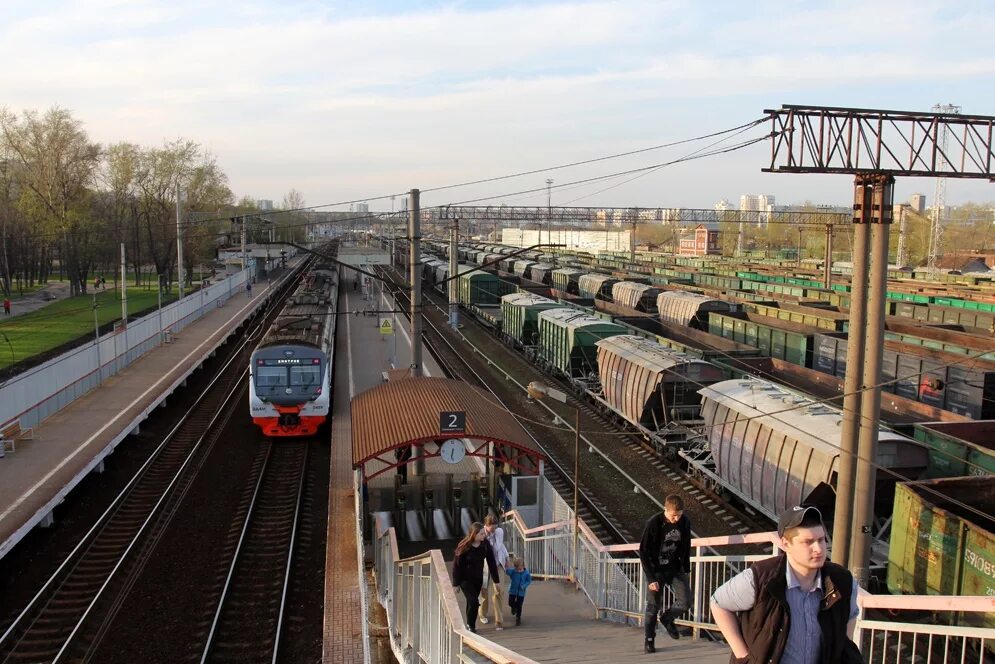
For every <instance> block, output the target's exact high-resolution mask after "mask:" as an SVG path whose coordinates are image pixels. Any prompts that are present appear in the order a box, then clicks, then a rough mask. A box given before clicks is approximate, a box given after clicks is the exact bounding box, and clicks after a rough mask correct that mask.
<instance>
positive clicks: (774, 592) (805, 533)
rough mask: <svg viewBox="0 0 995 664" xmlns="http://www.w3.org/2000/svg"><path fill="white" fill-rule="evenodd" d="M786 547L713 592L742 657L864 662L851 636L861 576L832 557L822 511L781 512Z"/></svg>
mask: <svg viewBox="0 0 995 664" xmlns="http://www.w3.org/2000/svg"><path fill="white" fill-rule="evenodd" d="M777 533H778V536H779V537H780V542H779V546H780V548H781V550H782V551H783V555H780V556H776V557H774V558H769V559H767V560H763V561H760V562H758V563H755V564H754V565H752V566H750V568H749V569H747V570H745V571H743V572H741V573H739V574H737V575H736V576H734V577H733V578H732V579H730V580H729V581H727V582H726V583H725V584H723V585H722V586H721V587H719V589H718V590H716V591H715V594H713V595H712V599H711V608H712V615H713V617H714V618H715V622H716V624H717V625H718V626H719V629H720V630H722V635H723V636H724V637H725V639H726V642H727V643H728V644H729V647H730V648H731V649H732V654H733V658H734V659H733V661H735V662H737V663H740V662H742V663H743V664H746V663H751V664H752V663H754V662H758V663H759V662H763V663H764V664H851V663H853V664H857V663H859V662H861V661H862V660H861V658H860V653H859V652H858V651H857V647H856V645H855V644H854V643H853V641H851V638H852V637H853V628H854V624H855V621H856V618H857V613H858V611H857V583H856V581H855V580H854V578H853V575H852V574H851V573H850V572H849V571H847V570H846V569H845V568H843V567H841V566H839V565H836V564H835V563H832V562H829V561H827V560H826V556H827V553H828V548H829V547H828V542H827V537H826V528H825V526H824V525H823V522H822V514H821V513H820V512H819V510H817V509H816V508H814V507H804V506H798V507H793V508H791V509H789V510H787V511H785V512H784V514H782V515H781V517H780V519H778V523H777Z"/></svg>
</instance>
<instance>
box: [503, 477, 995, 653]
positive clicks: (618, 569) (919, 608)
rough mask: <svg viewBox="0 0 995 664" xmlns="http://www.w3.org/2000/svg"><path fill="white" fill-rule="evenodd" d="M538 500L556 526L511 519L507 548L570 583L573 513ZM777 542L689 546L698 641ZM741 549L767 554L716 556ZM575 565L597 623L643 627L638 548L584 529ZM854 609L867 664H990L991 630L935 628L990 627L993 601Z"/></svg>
mask: <svg viewBox="0 0 995 664" xmlns="http://www.w3.org/2000/svg"><path fill="white" fill-rule="evenodd" d="M543 481H545V480H543ZM543 494H544V495H545V496H553V498H551V499H547V505H546V513H547V514H553V515H555V517H556V518H558V519H559V520H557V521H554V522H553V523H549V524H547V525H544V526H539V527H537V528H528V527H527V525H526V524H525V522H524V521H523V520H522V519H521V518H520V517H519V516H518V514H516V513H515V512H510V513H508V514H507V515H505V518H504V526H505V529H504V530H505V538H506V540H507V542H508V549H509V550H511V551H522V552H524V555H525V557H526V560H528V561H529V569H530V571H531V572H532V575H533V576H534V577H536V578H544V579H567V578H571V571H572V570H571V568H572V567H573V565H572V561H573V556H574V553H573V552H572V550H571V549H572V548H573V542H574V539H573V527H572V526H573V514H572V511H571V510H570V507H569V506H568V505H567V504H566V502H565V501H564V500H563V499H562V498H560V496H559V495H558V494H557V493H556V492H555V491H554V490H553V488H552V487H551V486H550V485H549V484H548V482H547V484H546V485H545V486H544V487H543ZM550 501H551V502H552V504H550ZM563 517H565V518H563ZM775 542H776V539H775V533H756V534H750V535H731V536H727V537H707V538H695V539H693V540H692V541H691V545H692V547H693V549H694V553H693V557H692V558H691V574H690V578H689V579H688V581H689V583H690V585H691V592H692V603H691V611H690V615H689V617H688V618H687V619H685V620H678V621H677V622H678V623H679V624H683V625H686V626H689V627H691V628H692V629H693V631H694V635H695V636H696V637H697V636H701V635H702V632H703V631H708V632H714V633H715V634H717V633H718V626H717V625H716V624H715V621H714V620H713V618H712V614H711V609H710V606H709V598H710V597H711V595H712V593H713V592H715V589H716V588H718V587H719V586H720V585H722V584H723V583H725V582H726V581H727V580H728V579H729V578H730V577H732V576H733V575H734V574H736V573H737V572H739V571H740V570H742V569H745V567H746V566H748V565H749V564H750V563H751V562H753V561H756V560H763V559H764V558H769V557H770V556H771V555H773V554H774V553H776V551H777V549H776V548H774V547H775V546H776V544H775ZM744 544H753V545H758V546H759V545H769V546H770V547H771V548H770V551H771V553H760V554H753V555H743V554H734V555H733V554H730V555H727V554H723V553H722V552H721V550H722V549H723V548H727V547H730V546H736V547H740V548H742V546H743V545H744ZM764 548H767V547H766V546H765V547H764ZM576 559H577V564H576V583H577V585H578V587H579V588H580V589H581V590H583V591H584V593H585V594H586V595H587V597H588V599H589V600H590V601H591V603H592V605H593V606H594V607H595V608H596V609H597V612H598V616H599V617H600V618H601V619H604V620H611V621H615V622H624V623H628V624H634V625H635V624H641V623H642V616H643V608H644V607H645V604H646V595H645V593H646V589H647V581H646V579H645V577H644V576H643V571H642V566H641V565H640V563H639V558H638V545H637V544H624V545H616V546H605V545H603V544H601V542H600V541H598V539H597V537H596V536H595V535H594V533H593V532H591V530H590V529H588V528H587V526H586V525H585V524H584V523H583V522H581V524H580V537H578V538H577V552H576ZM857 603H858V606H859V607H860V616H859V617H858V619H857V626H856V632H855V634H854V640H855V641H856V642H857V644H858V646H860V649H861V652H862V653H863V655H864V658H865V660H866V661H867V662H869V663H871V664H892V663H894V664H899V663H906V662H914V663H916V664H920V663H922V664H933V663H939V662H944V663H945V662H959V663H961V664H983V663H984V662H985V661H988V662H992V661H995V657H993V655H992V652H993V650H995V629H992V628H990V627H980V626H978V627H965V626H956V625H944V624H938V623H943V622H955V621H956V619H957V618H960V619H962V620H963V619H964V618H965V616H966V617H967V620H966V622H973V623H975V624H979V625H980V624H982V622H983V621H984V619H985V617H986V616H988V620H989V623H988V624H990V616H991V615H992V614H993V613H995V598H993V597H977V596H976V597H966V596H965V597H946V596H912V595H903V596H894V595H871V594H868V593H865V592H863V591H862V592H861V594H860V596H859V597H858V599H857ZM927 622H929V623H930V624H927ZM986 654H987V659H986Z"/></svg>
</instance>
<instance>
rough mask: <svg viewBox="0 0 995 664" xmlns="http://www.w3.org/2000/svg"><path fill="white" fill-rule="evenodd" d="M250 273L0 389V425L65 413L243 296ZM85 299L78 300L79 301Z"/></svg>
mask: <svg viewBox="0 0 995 664" xmlns="http://www.w3.org/2000/svg"><path fill="white" fill-rule="evenodd" d="M247 274H248V272H245V271H243V272H238V273H236V274H233V275H232V276H230V277H228V278H226V279H224V280H223V281H220V282H218V283H215V284H212V285H211V286H209V287H208V288H205V289H202V290H198V291H196V292H194V293H191V294H190V295H187V296H186V297H184V298H183V299H182V300H178V301H176V302H172V303H170V304H168V305H165V306H163V307H162V308H161V309H159V310H158V311H156V312H154V313H151V314H149V315H147V316H143V317H142V318H139V319H136V320H132V321H129V323H128V326H127V327H126V328H122V329H120V330H119V331H116V332H111V333H108V334H104V335H103V336H101V337H100V341H99V343H98V342H93V341H91V342H90V343H87V344H84V345H82V346H79V347H78V348H74V349H72V350H70V351H68V352H66V353H64V354H62V355H60V356H59V357H56V358H54V359H51V360H49V361H48V362H45V363H44V364H42V365H39V366H37V367H34V368H32V369H29V370H28V371H25V372H24V373H21V374H18V375H16V376H14V377H13V378H11V379H10V380H8V381H6V382H4V383H3V384H0V425H3V424H6V423H8V422H10V421H12V420H20V421H21V425H22V426H24V427H33V426H36V425H37V424H38V423H39V422H41V421H42V420H44V419H45V418H46V417H48V416H50V415H52V414H53V413H56V412H58V411H59V410H61V409H62V408H65V407H66V406H67V405H68V404H70V403H72V402H73V401H75V400H76V399H78V398H79V397H81V396H83V395H84V394H86V393H87V392H89V391H90V390H92V389H93V388H94V387H97V386H98V385H100V383H101V382H103V380H104V379H106V378H109V377H110V376H113V375H115V374H116V373H118V372H119V371H121V370H122V369H124V368H125V367H127V366H128V365H129V364H131V363H132V362H134V361H135V360H136V359H138V358H139V357H141V356H142V355H144V354H145V353H147V352H148V351H150V350H152V349H153V348H155V347H156V346H159V345H160V344H162V343H163V341H164V340H165V339H166V338H167V336H168V335H170V334H175V333H177V332H179V331H180V330H182V329H183V328H184V327H186V326H187V325H189V324H190V323H192V322H194V321H195V320H197V319H199V318H201V317H202V316H203V315H204V313H205V312H206V311H208V310H210V309H211V308H213V307H219V306H223V305H224V303H225V302H226V301H227V300H228V299H229V298H231V297H233V296H236V295H242V296H243V297H244V296H245V294H244V292H243V287H244V284H245V280H246V275H247ZM84 301H85V300H82V299H81V302H84Z"/></svg>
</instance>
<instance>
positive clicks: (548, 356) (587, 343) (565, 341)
mask: <svg viewBox="0 0 995 664" xmlns="http://www.w3.org/2000/svg"><path fill="white" fill-rule="evenodd" d="M625 333H626V330H625V328H624V327H622V326H621V325H616V324H615V323H612V322H611V321H606V320H603V319H601V318H596V317H594V316H590V315H588V314H585V313H583V312H579V311H577V310H576V309H549V310H547V311H541V312H539V356H540V357H541V358H542V359H543V360H544V361H545V362H546V364H548V365H549V366H551V367H552V368H554V369H556V370H557V371H559V372H561V373H563V374H566V375H567V376H575V377H581V376H588V375H590V374H592V373H597V371H598V347H597V345H595V344H596V343H597V341H598V340H600V339H605V338H607V337H612V336H615V335H616V334H625Z"/></svg>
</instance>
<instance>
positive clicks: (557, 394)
mask: <svg viewBox="0 0 995 664" xmlns="http://www.w3.org/2000/svg"><path fill="white" fill-rule="evenodd" d="M526 389H527V390H528V393H529V397H530V398H532V399H543V398H545V397H549V398H550V399H554V400H556V401H559V402H560V403H563V404H567V395H566V392H561V391H560V390H556V389H553V388H552V387H549V386H548V385H546V384H545V383H541V382H539V381H532V382H531V383H529V386H528V388H526ZM567 405H568V406H570V404H567ZM570 408H573V409H574V418H575V419H574V532H573V535H574V536H573V546H572V547H571V549H570V559H571V560H570V576H571V578H570V580H571V581H572V582H574V583H576V582H577V559H578V555H577V554H578V552H579V550H580V549H579V546H580V513H579V512H578V510H577V507H578V499H579V497H580V408H576V407H574V406H570ZM539 509H540V514H541V513H542V512H541V510H542V505H540V506H539Z"/></svg>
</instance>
